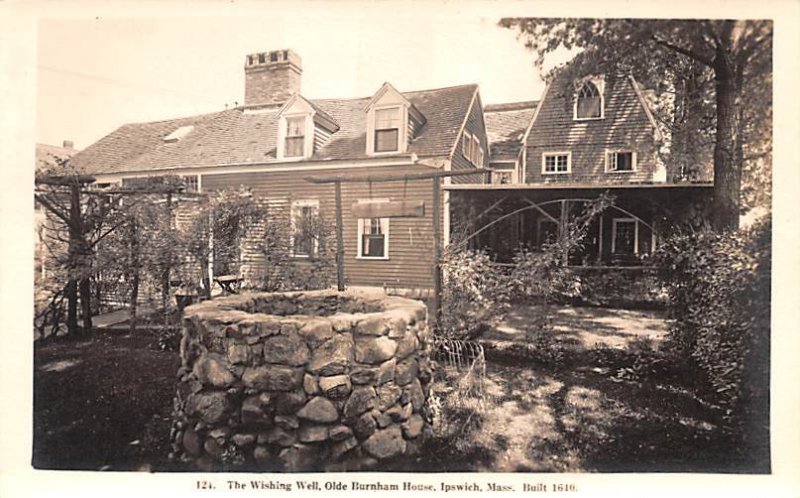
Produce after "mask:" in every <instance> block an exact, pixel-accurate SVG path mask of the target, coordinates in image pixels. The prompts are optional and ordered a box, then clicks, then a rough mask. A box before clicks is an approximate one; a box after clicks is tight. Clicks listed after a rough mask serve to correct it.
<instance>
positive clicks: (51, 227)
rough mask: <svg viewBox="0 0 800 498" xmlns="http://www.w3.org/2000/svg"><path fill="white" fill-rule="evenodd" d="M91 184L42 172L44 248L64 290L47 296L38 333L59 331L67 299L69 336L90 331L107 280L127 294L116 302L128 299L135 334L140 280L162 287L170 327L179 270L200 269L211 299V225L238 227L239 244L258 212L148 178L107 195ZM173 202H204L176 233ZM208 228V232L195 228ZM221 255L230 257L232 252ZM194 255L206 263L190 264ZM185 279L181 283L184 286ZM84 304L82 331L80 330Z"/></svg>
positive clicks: (232, 199) (230, 199)
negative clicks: (51, 327)
mask: <svg viewBox="0 0 800 498" xmlns="http://www.w3.org/2000/svg"><path fill="white" fill-rule="evenodd" d="M93 182H94V178H92V177H90V176H85V175H77V174H67V175H47V174H45V173H43V174H40V175H39V176H38V177H37V179H36V192H35V198H36V200H37V202H38V203H39V205H41V206H42V207H44V208H45V210H46V213H47V222H46V225H45V227H44V230H43V232H44V233H43V242H44V244H45V247H46V248H47V252H48V259H49V260H50V262H51V263H55V265H56V267H57V268H58V269H59V270H61V273H62V274H61V275H56V278H58V277H63V278H65V279H66V284H65V285H64V286H63V287H62V288H57V289H56V290H55V291H54V292H53V294H52V296H50V299H49V304H48V305H47V306H46V307H45V308H44V309H43V310H41V311H40V312H39V313H37V320H36V321H37V327H39V329H40V331H42V332H44V331H45V329H46V328H47V327H48V326H53V327H54V328H55V329H57V328H58V327H59V324H60V323H61V319H62V316H61V315H62V311H63V310H62V308H63V306H62V304H63V301H65V300H66V302H67V310H66V325H67V332H68V333H69V334H78V333H79V332H80V331H81V330H84V331H88V330H91V328H92V315H93V314H94V312H95V311H96V308H98V307H99V303H100V298H101V296H100V294H101V287H100V286H101V285H102V284H103V281H104V278H103V277H105V282H106V283H109V284H110V285H111V286H112V287H114V288H115V289H116V290H117V291H120V289H121V288H123V287H125V288H126V292H118V293H117V295H116V297H117V299H118V300H119V297H120V294H124V299H123V301H125V302H126V303H127V306H128V310H129V325H130V329H131V331H133V330H134V329H135V327H136V320H137V310H138V303H139V301H140V297H141V284H142V282H143V279H146V281H148V282H149V283H151V286H150V287H157V288H159V290H160V308H161V309H162V311H163V312H164V316H165V322H168V321H169V320H168V316H169V313H170V311H171V299H170V298H171V291H172V288H173V286H174V285H177V284H179V283H180V282H177V281H175V278H174V277H175V276H176V275H175V271H176V270H177V269H179V268H180V267H182V266H185V265H187V263H192V264H193V265H197V264H200V265H202V267H201V268H199V269H197V268H195V270H198V271H196V272H190V273H199V274H202V275H204V276H206V278H205V279H204V284H205V285H204V287H205V289H206V294H207V295H208V294H209V293H210V281H209V280H210V279H209V278H207V277H208V273H207V271H208V268H207V263H208V258H209V255H210V251H211V250H212V248H211V245H210V244H209V236H210V233H211V226H212V225H216V226H217V231H218V232H219V231H221V230H222V227H223V226H225V225H227V224H230V223H232V222H235V223H234V224H236V225H237V226H235V227H229V228H230V230H232V233H233V234H234V235H235V237H234V238H235V239H236V242H235V243H237V244H238V239H239V238H240V237H241V235H242V233H243V231H244V230H245V228H244V226H243V223H241V222H243V221H245V220H247V221H248V222H251V221H252V219H253V218H255V217H257V216H259V213H260V211H259V209H258V207H257V206H256V204H255V203H254V202H253V201H252V200H251V199H249V198H248V197H247V196H243V195H238V194H235V193H234V194H232V193H226V192H223V193H215V194H214V195H213V196H212V200H211V201H209V196H208V195H206V194H198V193H189V192H185V185H184V184H183V181H182V180H181V179H179V178H177V177H161V178H158V179H152V178H151V179H148V180H146V181H144V182H140V183H139V184H136V185H131V186H125V185H123V186H121V187H111V188H104V189H98V188H92V186H91V185H92V183H93ZM176 195H179V196H180V197H181V198H189V197H194V198H196V199H197V200H200V201H201V202H202V206H200V207H198V208H197V209H195V210H194V211H195V212H194V217H193V221H192V222H191V223H190V224H189V225H190V226H189V227H188V229H185V230H178V229H177V227H176V223H175V213H174V209H175V206H176V202H175V196H176ZM237 199H238V204H237ZM226 202H227V203H228V204H230V205H226ZM216 215H228V216H227V217H225V216H216ZM209 216H210V218H211V221H209ZM219 218H225V219H219ZM203 226H204V227H205V230H202V229H198V227H203ZM187 249H195V251H194V253H193V252H192V251H191V250H187ZM217 249H220V247H219V244H218V247H217ZM221 249H224V250H225V251H228V252H232V249H231V248H221ZM196 255H200V256H201V257H200V258H195V259H194V260H193V261H190V260H191V259H192V257H194V256H196ZM187 256H188V258H187ZM203 256H204V257H203ZM181 276H182V277H183V278H181V279H180V280H182V281H184V280H186V279H187V278H186V277H185V276H183V275H181ZM93 283H94V291H95V292H92V284H93ZM79 302H80V315H81V318H82V321H83V326H82V327H79V326H78V303H79ZM115 304H117V305H120V304H124V303H121V302H116V303H115Z"/></svg>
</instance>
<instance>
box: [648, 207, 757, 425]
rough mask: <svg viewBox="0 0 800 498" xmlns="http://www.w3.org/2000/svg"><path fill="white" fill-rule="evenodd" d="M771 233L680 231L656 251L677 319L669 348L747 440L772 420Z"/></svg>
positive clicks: (670, 333)
mask: <svg viewBox="0 0 800 498" xmlns="http://www.w3.org/2000/svg"><path fill="white" fill-rule="evenodd" d="M771 228H772V227H771V222H770V221H769V220H766V221H763V222H762V223H760V224H758V225H756V226H754V227H752V228H750V229H748V230H739V231H736V232H727V233H715V232H712V231H702V232H698V233H693V234H678V235H675V236H673V237H671V238H670V239H668V240H667V241H665V243H664V244H663V245H662V246H661V248H660V249H659V251H658V252H657V254H656V261H657V263H658V264H659V266H660V267H661V269H662V270H663V272H662V273H663V275H662V276H663V278H664V279H665V281H666V282H667V284H668V289H669V305H670V311H671V314H672V317H673V318H674V322H673V324H672V326H671V329H670V332H669V335H668V338H667V342H666V344H665V348H666V350H667V351H668V352H670V353H671V354H672V355H674V357H675V358H681V359H683V361H685V362H687V367H688V368H691V369H692V371H693V372H694V373H695V375H696V376H697V379H698V381H699V382H701V384H702V386H703V391H702V393H701V394H702V395H703V396H704V397H705V398H706V399H707V400H708V401H711V402H713V403H715V404H718V405H719V406H721V407H723V408H724V410H725V417H724V418H725V421H726V426H727V428H728V429H729V430H732V431H734V432H735V433H739V434H741V435H744V436H746V435H747V434H745V433H746V432H749V431H748V429H747V428H746V427H748V426H749V427H754V425H753V424H756V426H759V425H760V426H764V425H765V424H767V423H768V420H769V416H768V413H769V411H768V406H769V347H770V346H769V334H770V271H771V241H770V238H771Z"/></svg>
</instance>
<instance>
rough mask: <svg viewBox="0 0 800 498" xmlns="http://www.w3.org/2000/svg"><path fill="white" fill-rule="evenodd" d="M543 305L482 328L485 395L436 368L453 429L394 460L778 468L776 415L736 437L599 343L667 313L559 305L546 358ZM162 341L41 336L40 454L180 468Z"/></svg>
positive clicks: (171, 361) (446, 426) (60, 459)
mask: <svg viewBox="0 0 800 498" xmlns="http://www.w3.org/2000/svg"><path fill="white" fill-rule="evenodd" d="M544 311H546V310H536V309H531V308H526V309H517V310H514V311H513V312H512V313H510V314H509V315H508V318H507V320H506V321H505V322H504V323H502V324H500V325H499V326H498V328H497V330H496V331H494V332H493V333H492V334H490V335H489V336H487V337H485V338H484V339H486V340H487V341H489V342H490V343H492V344H493V345H494V346H496V347H495V348H494V349H487V355H488V356H489V361H488V363H487V368H486V376H485V378H484V380H483V396H482V398H480V399H477V398H474V397H470V396H465V395H464V391H463V390H462V389H460V388H459V386H458V385H459V376H458V375H457V373H455V372H452V371H449V370H446V369H443V368H440V369H439V371H438V373H437V377H438V382H437V383H436V384H435V389H434V391H435V392H436V393H437V396H438V399H439V400H440V401H441V404H442V411H441V413H442V416H441V417H439V419H438V420H439V424H440V425H439V427H440V429H441V431H440V434H445V433H447V434H446V435H442V436H441V437H437V438H433V439H431V440H429V442H428V443H427V446H426V447H425V449H424V451H423V452H422V453H421V454H420V455H419V456H418V457H415V458H411V459H406V460H403V461H398V462H395V463H393V464H392V465H391V466H389V467H387V468H386V469H384V470H390V471H410V472H430V471H493V472H514V471H531V472H752V473H755V472H769V446H768V441H769V432H768V427H756V428H752V431H751V433H753V434H756V435H757V436H758V437H756V438H754V440H755V443H754V444H753V446H752V447H750V448H743V447H740V446H736V445H735V444H734V443H732V442H731V441H729V440H727V439H726V437H725V436H724V434H722V432H721V430H720V425H719V420H720V413H719V411H718V410H717V409H716V408H715V407H713V406H710V405H707V404H704V403H703V402H701V401H700V400H699V399H697V398H696V397H695V396H693V394H692V392H691V389H687V388H683V387H681V386H678V385H674V384H671V383H669V382H667V381H665V380H664V379H659V378H645V379H637V380H635V381H634V380H627V379H624V378H619V377H618V376H615V375H614V374H615V371H614V369H613V368H608V367H607V365H605V364H603V363H602V358H603V355H597V354H594V353H596V352H602V351H606V350H609V349H612V350H620V351H624V350H626V349H627V348H630V346H631V345H632V344H633V342H634V339H636V338H641V337H650V338H652V340H653V343H654V345H656V346H657V344H658V340H659V338H660V337H662V336H663V334H664V332H665V331H666V323H665V321H664V319H663V317H662V316H659V315H658V314H653V313H649V312H648V313H640V312H631V311H623V310H607V309H596V308H591V309H590V308H571V307H559V308H554V309H551V310H549V311H552V312H553V316H554V319H553V323H552V325H553V329H554V334H555V344H558V345H561V346H564V348H563V350H562V353H563V354H565V355H566V357H565V358H564V361H563V362H561V363H549V364H542V363H537V362H535V361H530V360H527V359H526V358H525V353H526V351H528V350H527V349H525V348H526V347H528V346H530V344H528V343H529V341H528V340H527V339H526V331H525V324H526V323H528V322H529V321H530V320H531V318H532V316H533V315H532V314H533V313H538V312H544ZM490 343H487V347H488V346H490V345H492V344H490ZM155 344H156V337H155V336H154V335H152V334H151V333H147V332H142V333H138V334H136V335H134V336H131V335H127V334H124V333H119V332H118V333H113V334H112V333H108V332H105V333H94V334H92V335H90V336H88V337H86V338H82V339H80V340H74V339H66V338H64V339H60V338H59V339H51V340H47V341H45V342H39V343H37V344H36V347H35V353H34V354H35V358H34V368H35V371H34V452H33V463H34V466H35V467H36V468H49V469H87V470H88V469H94V470H96V469H110V470H137V469H138V470H173V469H174V468H173V467H171V466H170V465H169V462H168V461H167V455H168V453H169V451H170V449H169V444H168V435H169V428H170V412H171V409H172V397H173V395H174V389H175V380H176V379H175V375H176V372H177V370H178V367H179V363H180V361H179V358H178V353H177V352H174V351H161V350H158V349H157V348H156V347H155ZM509 352H511V353H514V354H505V353H509ZM518 353H521V354H518ZM462 381H463V379H462ZM462 383H463V382H462Z"/></svg>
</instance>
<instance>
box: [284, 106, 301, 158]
mask: <svg viewBox="0 0 800 498" xmlns="http://www.w3.org/2000/svg"><path fill="white" fill-rule="evenodd" d="M284 140H285V143H284V145H283V155H284V157H302V156H303V155H304V151H305V143H306V118H305V116H293V117H287V118H286V138H285V139H284Z"/></svg>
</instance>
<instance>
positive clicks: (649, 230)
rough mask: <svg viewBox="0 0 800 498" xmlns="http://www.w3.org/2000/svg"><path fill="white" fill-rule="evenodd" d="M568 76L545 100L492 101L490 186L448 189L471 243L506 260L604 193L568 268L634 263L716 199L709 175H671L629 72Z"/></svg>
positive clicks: (538, 242) (561, 78) (489, 117)
mask: <svg viewBox="0 0 800 498" xmlns="http://www.w3.org/2000/svg"><path fill="white" fill-rule="evenodd" d="M563 74H564V73H562V75H559V76H556V77H555V78H554V79H553V80H552V81H550V82H549V83H548V85H547V87H546V89H545V90H544V93H543V95H542V96H541V98H540V100H539V101H533V102H519V103H511V104H502V105H495V106H488V107H487V108H486V109H485V116H486V122H487V123H488V136H489V138H490V150H491V154H490V159H489V163H490V169H491V170H492V181H491V184H489V185H451V186H449V187H448V189H449V191H450V193H451V196H452V197H453V199H454V200H455V201H458V202H454V205H456V204H458V205H460V206H462V207H461V208H460V209H459V211H460V212H462V213H464V214H463V215H462V217H461V221H460V222H466V223H468V224H471V225H472V227H471V230H467V232H468V233H470V234H471V236H472V239H473V240H471V243H472V245H473V246H478V247H482V248H485V249H488V250H490V251H491V252H493V253H494V254H495V255H496V256H497V258H498V259H500V260H501V261H502V260H510V258H511V257H512V255H513V254H514V252H515V251H517V250H518V249H519V248H520V247H528V248H537V247H541V246H542V244H544V243H545V242H547V241H552V240H553V239H554V237H555V236H556V235H557V233H558V232H559V230H560V228H559V227H560V226H561V225H562V223H564V222H565V220H567V219H569V218H570V217H572V216H575V215H577V214H579V213H581V212H582V211H583V209H585V207H586V206H588V205H590V203H591V202H592V201H594V200H596V199H598V198H599V197H600V196H604V197H605V198H606V199H608V200H609V202H610V206H609V207H608V208H606V209H605V210H604V211H603V212H602V213H600V214H598V215H596V216H594V217H593V218H592V219H591V222H590V224H589V227H588V236H587V237H586V239H585V240H584V244H583V247H582V248H581V249H580V250H576V251H574V253H570V254H569V255H568V260H569V261H568V262H569V264H571V265H581V266H614V267H618V266H637V265H640V264H642V263H643V261H644V260H646V259H647V258H648V256H649V255H650V254H651V253H652V252H653V250H654V249H655V248H656V247H657V245H658V240H659V236H660V235H661V234H662V233H664V232H665V231H667V230H668V229H669V227H670V226H671V225H672V224H673V223H674V222H675V220H677V219H685V218H686V217H687V216H689V215H690V214H689V213H690V212H691V211H692V210H693V209H694V208H695V207H696V206H697V204H698V203H702V202H703V201H704V200H705V199H708V198H710V194H711V187H712V185H711V179H706V178H696V179H694V180H693V181H688V180H686V179H683V178H679V176H678V175H677V174H674V173H672V172H670V171H669V168H668V167H667V165H666V164H665V163H664V161H662V159H661V154H660V149H661V148H662V147H663V145H664V139H663V137H662V135H661V133H660V131H659V128H658V126H657V123H656V121H655V119H654V117H653V115H652V113H651V111H650V107H649V105H648V100H647V95H646V93H645V92H644V91H643V89H642V88H641V87H640V86H639V84H638V83H637V82H636V81H635V80H634V79H633V78H632V77H630V76H623V75H619V76H615V77H613V78H610V77H608V76H602V75H601V76H589V77H585V78H582V79H579V80H576V81H573V80H567V79H566V77H564V76H563Z"/></svg>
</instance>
